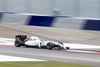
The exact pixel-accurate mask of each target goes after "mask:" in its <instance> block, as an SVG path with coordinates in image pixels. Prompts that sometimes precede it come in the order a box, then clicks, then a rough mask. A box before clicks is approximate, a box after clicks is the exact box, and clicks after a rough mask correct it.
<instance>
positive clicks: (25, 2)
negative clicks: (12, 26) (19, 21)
mask: <svg viewBox="0 0 100 67" xmlns="http://www.w3.org/2000/svg"><path fill="white" fill-rule="evenodd" d="M0 12H17V13H33V14H49V15H52V14H54V13H55V12H56V13H57V14H59V15H61V16H74V17H89V18H100V0H0Z"/></svg>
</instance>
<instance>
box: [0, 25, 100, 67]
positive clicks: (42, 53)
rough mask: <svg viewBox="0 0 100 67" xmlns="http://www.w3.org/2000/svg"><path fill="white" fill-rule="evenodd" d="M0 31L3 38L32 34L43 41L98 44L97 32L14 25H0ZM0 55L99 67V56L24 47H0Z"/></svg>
mask: <svg viewBox="0 0 100 67" xmlns="http://www.w3.org/2000/svg"><path fill="white" fill-rule="evenodd" d="M48 30H49V31H48ZM57 30H59V31H57ZM0 31H2V32H0V37H5V38H14V36H15V35H17V34H25V35H28V36H32V35H33V34H34V35H39V36H42V37H44V39H51V40H55V41H60V40H61V41H62V42H66V41H69V42H72V43H87V44H95V45H99V44H100V36H99V34H100V32H99V31H95V32H94V31H74V30H69V29H68V30H65V29H58V28H57V29H53V28H51V29H50V28H44V27H43V28H41V27H26V26H18V27H17V26H14V25H0ZM73 33H74V34H73ZM0 54H2V55H10V56H19V57H26V58H35V59H42V60H50V61H59V62H67V63H76V64H83V65H84V64H85V65H93V66H96V67H100V54H91V53H81V52H70V51H59V50H58V51H57V50H46V49H36V48H25V47H21V48H16V47H14V46H0Z"/></svg>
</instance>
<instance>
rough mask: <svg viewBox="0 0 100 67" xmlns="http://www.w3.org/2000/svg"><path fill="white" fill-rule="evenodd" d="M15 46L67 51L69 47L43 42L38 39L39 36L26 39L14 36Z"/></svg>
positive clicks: (57, 43)
mask: <svg viewBox="0 0 100 67" xmlns="http://www.w3.org/2000/svg"><path fill="white" fill-rule="evenodd" d="M14 43H15V46H16V47H21V46H26V47H28V46H36V47H38V48H47V49H60V50H61V49H69V47H66V46H64V44H63V43H61V42H55V41H49V40H48V41H45V40H42V39H40V37H39V36H32V37H29V38H27V36H26V35H16V37H15V42H14Z"/></svg>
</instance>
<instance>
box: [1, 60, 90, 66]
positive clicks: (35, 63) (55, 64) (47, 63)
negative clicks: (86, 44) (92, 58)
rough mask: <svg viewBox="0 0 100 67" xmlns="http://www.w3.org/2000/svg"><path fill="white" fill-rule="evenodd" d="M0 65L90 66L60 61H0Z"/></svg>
mask: <svg viewBox="0 0 100 67" xmlns="http://www.w3.org/2000/svg"><path fill="white" fill-rule="evenodd" d="M0 67H92V66H87V65H78V64H68V63H61V62H49V61H48V62H0Z"/></svg>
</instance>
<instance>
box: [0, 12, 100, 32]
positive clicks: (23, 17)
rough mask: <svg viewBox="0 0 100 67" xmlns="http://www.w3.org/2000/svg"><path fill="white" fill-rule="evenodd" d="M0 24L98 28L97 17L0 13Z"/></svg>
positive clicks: (83, 28)
mask: <svg viewBox="0 0 100 67" xmlns="http://www.w3.org/2000/svg"><path fill="white" fill-rule="evenodd" d="M0 23H1V24H19V25H31V26H47V27H57V28H67V29H81V30H98V31H99V30H100V19H99V18H80V17H69V16H50V15H36V14H25V13H23V14H15V13H0Z"/></svg>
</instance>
